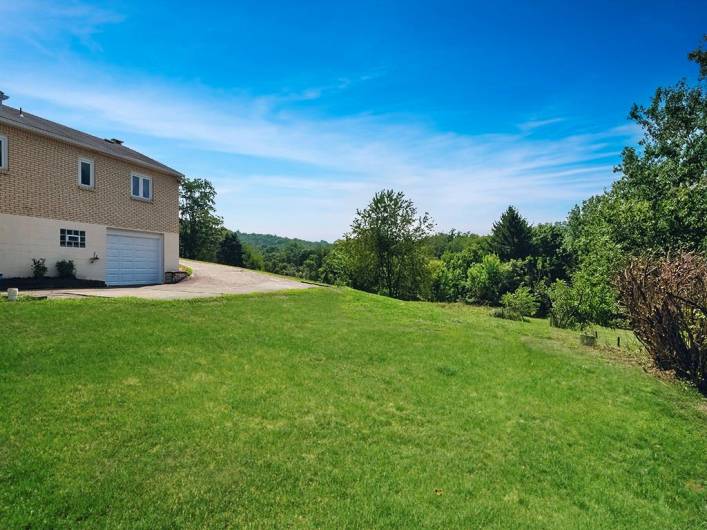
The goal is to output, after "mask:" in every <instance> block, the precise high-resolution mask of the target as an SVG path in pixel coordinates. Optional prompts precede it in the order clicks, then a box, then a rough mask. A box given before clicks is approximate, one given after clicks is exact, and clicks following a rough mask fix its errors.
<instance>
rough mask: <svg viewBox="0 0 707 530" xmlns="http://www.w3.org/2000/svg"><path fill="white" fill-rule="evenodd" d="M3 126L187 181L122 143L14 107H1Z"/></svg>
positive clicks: (173, 171)
mask: <svg viewBox="0 0 707 530" xmlns="http://www.w3.org/2000/svg"><path fill="white" fill-rule="evenodd" d="M0 123H5V124H7V125H10V126H12V127H17V128H20V129H25V130H28V131H32V132H35V133H37V134H41V135H42V136H48V137H50V138H54V139H55V140H59V141H63V142H66V143H70V144H73V145H76V146H78V147H83V148H85V149H89V150H91V151H96V152H99V153H102V154H104V155H108V156H111V157H113V158H119V159H121V160H126V161H128V162H131V163H134V164H137V165H139V166H142V167H146V168H150V169H154V170H155V171H159V172H161V173H167V174H168V175H172V176H174V177H177V178H179V179H181V178H183V177H184V175H183V174H182V173H180V172H179V171H176V170H174V169H172V168H171V167H169V166H165V165H164V164H162V163H160V162H158V161H157V160H154V159H152V158H150V157H148V156H145V155H143V154H142V153H138V152H137V151H134V150H132V149H130V148H129V147H125V146H124V145H122V144H121V143H117V142H113V141H110V140H104V139H103V138H99V137H97V136H92V135H90V134H86V133H83V132H81V131H77V130H76V129H72V128H71V127H66V126H65V125H61V124H59V123H56V122H53V121H49V120H45V119H44V118H40V117H39V116H35V115H33V114H29V113H28V112H24V111H22V112H20V111H19V110H17V109H15V108H13V107H8V106H7V105H2V104H0Z"/></svg>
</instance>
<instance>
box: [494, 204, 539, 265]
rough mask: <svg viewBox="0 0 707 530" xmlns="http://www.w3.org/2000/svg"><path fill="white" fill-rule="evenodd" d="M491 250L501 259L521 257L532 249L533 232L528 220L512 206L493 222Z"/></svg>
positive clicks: (528, 253)
mask: <svg viewBox="0 0 707 530" xmlns="http://www.w3.org/2000/svg"><path fill="white" fill-rule="evenodd" d="M490 246H491V250H492V251H493V252H494V253H495V254H496V255H497V256H498V257H499V258H501V259H502V260H504V261H507V260H509V259H523V258H526V257H528V256H529V255H530V254H531V252H532V250H533V232H532V229H531V228H530V225H529V224H528V221H526V220H525V218H524V217H523V216H522V215H520V213H518V210H516V209H515V207H513V206H509V207H508V209H507V210H506V211H505V212H503V214H502V215H501V218H500V219H499V220H498V221H497V222H495V223H494V224H493V230H492V231H491V239H490Z"/></svg>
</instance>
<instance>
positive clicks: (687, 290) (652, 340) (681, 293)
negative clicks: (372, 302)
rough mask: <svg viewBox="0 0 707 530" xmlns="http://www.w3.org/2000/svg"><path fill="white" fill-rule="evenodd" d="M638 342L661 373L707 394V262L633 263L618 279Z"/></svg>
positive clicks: (684, 257) (689, 258) (694, 258)
mask: <svg viewBox="0 0 707 530" xmlns="http://www.w3.org/2000/svg"><path fill="white" fill-rule="evenodd" d="M615 283H616V287H617V288H618V291H619V296H620V300H621V305H622V307H623V309H624V311H625V312H626V315H627V317H628V321H629V323H630V324H631V328H633V331H634V333H635V334H636V337H638V340H640V341H641V343H642V344H643V345H644V346H645V347H646V349H647V350H648V352H649V353H650V354H651V356H652V357H653V360H654V361H655V364H656V366H657V367H658V368H660V369H661V370H673V371H674V372H675V375H677V376H678V377H680V378H682V379H687V380H688V381H691V382H692V383H693V384H695V386H697V388H698V389H699V390H700V391H701V392H703V393H705V394H707V259H705V258H704V257H703V256H700V255H698V254H693V253H689V252H687V253H683V254H680V255H678V256H676V257H666V258H663V259H658V260H651V259H650V258H636V259H634V260H633V261H631V262H630V263H629V265H628V266H627V267H626V268H625V269H624V270H623V271H622V272H621V273H620V274H619V275H618V277H617V278H616V282H615Z"/></svg>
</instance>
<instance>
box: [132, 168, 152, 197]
mask: <svg viewBox="0 0 707 530" xmlns="http://www.w3.org/2000/svg"><path fill="white" fill-rule="evenodd" d="M133 177H137V178H139V179H140V185H139V188H140V189H139V190H138V192H139V194H138V195H135V194H133ZM146 180H147V181H149V182H150V196H149V197H143V196H142V192H143V191H144V189H145V184H144V182H145V181H146ZM154 195H155V188H154V186H153V185H152V177H148V176H147V175H143V174H142V173H135V172H131V173H130V197H132V198H133V199H135V200H138V201H145V202H151V201H152V197H154Z"/></svg>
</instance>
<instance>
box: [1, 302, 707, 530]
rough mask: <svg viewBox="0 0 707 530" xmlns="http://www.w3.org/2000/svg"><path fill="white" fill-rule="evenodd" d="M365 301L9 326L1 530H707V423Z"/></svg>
mask: <svg viewBox="0 0 707 530" xmlns="http://www.w3.org/2000/svg"><path fill="white" fill-rule="evenodd" d="M577 343H578V341H577V337H576V334H575V333H570V332H565V331H561V330H555V329H551V328H549V327H548V325H547V322H544V321H540V320H535V321H532V322H529V323H522V322H512V321H505V320H500V319H495V318H491V317H489V316H488V314H487V311H485V310H482V309H476V308H471V307H464V306H459V305H450V306H441V305H432V304H426V303H405V302H399V301H395V300H390V299H385V298H381V297H377V296H373V295H368V294H363V293H358V292H355V291H352V290H348V289H324V288H322V289H312V290H307V291H303V292H297V293H291V294H290V293H288V294H270V295H253V296H240V297H229V298H222V299H212V300H196V301H179V302H148V301H137V300H99V299H91V300H64V301H34V302H30V301H22V302H18V303H14V304H13V303H8V302H2V303H0V526H2V527H8V528H83V527H85V528H96V527H101V528H106V527H107V528H116V527H122V528H130V529H134V528H145V529H156V528H168V527H169V528H173V527H190V528H194V527H196V528H224V527H257V528H264V527H320V528H343V527H358V528H372V527H396V528H419V527H427V528H431V527H435V528H442V527H445V528H478V527H485V528H503V529H507V528H518V527H548V528H562V529H565V528H621V527H623V528H632V529H637V528H640V529H647V528H659V529H665V528H706V525H705V521H707V458H706V456H705V455H707V407H705V401H704V400H703V399H702V398H700V397H699V395H698V394H697V393H696V392H694V391H692V390H690V389H687V388H685V387H683V386H681V385H678V384H675V383H670V382H664V381H659V380H657V379H656V378H654V377H653V376H651V375H649V374H646V373H644V372H643V371H642V370H641V369H640V368H639V367H637V366H632V365H628V364H624V363H621V362H617V361H614V360H610V359H608V358H607V356H606V355H604V354H600V353H597V352H596V351H592V350H588V349H581V348H580V347H579V346H577V345H576V344H577Z"/></svg>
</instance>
